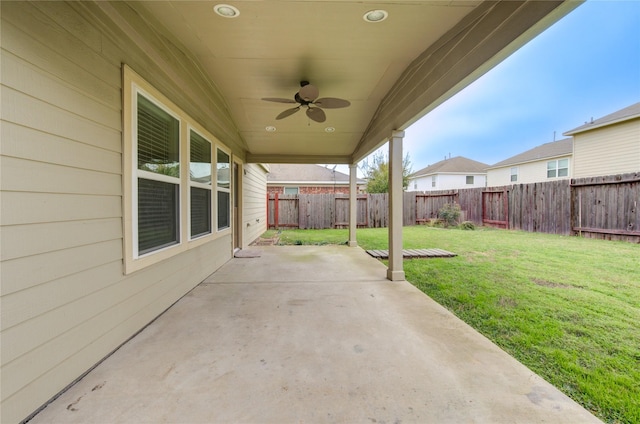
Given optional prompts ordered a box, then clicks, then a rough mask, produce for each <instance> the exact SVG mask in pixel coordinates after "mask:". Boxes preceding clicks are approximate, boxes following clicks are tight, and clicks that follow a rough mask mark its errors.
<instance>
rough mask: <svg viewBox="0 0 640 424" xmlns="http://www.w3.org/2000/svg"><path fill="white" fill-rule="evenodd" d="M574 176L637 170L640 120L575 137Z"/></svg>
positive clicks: (638, 164) (639, 159)
mask: <svg viewBox="0 0 640 424" xmlns="http://www.w3.org/2000/svg"><path fill="white" fill-rule="evenodd" d="M574 163H575V166H574V170H573V178H584V177H597V176H604V175H615V174H624V173H627V172H636V171H640V119H635V120H632V121H627V122H623V123H620V124H616V125H611V126H607V127H603V128H599V129H595V130H593V131H587V132H584V133H580V134H576V135H575V136H574Z"/></svg>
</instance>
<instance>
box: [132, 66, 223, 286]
mask: <svg viewBox="0 0 640 424" xmlns="http://www.w3.org/2000/svg"><path fill="white" fill-rule="evenodd" d="M123 79H124V87H123V99H124V104H123V120H124V125H123V135H124V149H123V162H124V168H123V179H124V182H125V184H124V195H123V207H124V216H125V219H124V246H123V247H124V266H125V269H124V272H125V273H127V274H128V273H131V272H134V271H137V270H139V269H142V268H145V267H147V266H149V265H152V264H155V263H158V262H160V261H163V260H166V259H168V258H170V257H172V256H175V255H176V254H179V253H181V252H184V251H186V250H188V249H191V248H194V247H197V246H200V245H202V244H204V243H207V242H209V241H211V240H212V239H215V238H218V237H228V236H229V235H230V233H231V204H230V200H231V181H230V168H231V166H230V165H231V153H230V152H225V150H226V148H225V147H223V146H222V144H221V143H219V142H218V141H217V140H216V139H215V138H214V137H213V136H212V135H211V134H210V133H208V132H207V131H206V130H205V129H204V128H202V127H201V126H200V125H198V124H197V123H196V122H195V121H193V119H192V118H191V117H190V116H189V115H187V114H186V113H185V112H184V111H183V110H181V109H180V108H178V107H177V106H176V105H175V104H174V103H173V102H172V101H171V100H170V99H168V98H167V97H165V96H163V95H162V93H160V92H159V91H158V90H157V89H155V88H154V87H153V86H151V85H150V84H149V83H147V82H146V81H145V80H144V79H142V78H141V77H140V76H138V75H137V74H136V73H135V72H133V71H132V70H131V69H130V68H129V67H128V66H126V65H124V66H123ZM216 161H218V162H220V163H216ZM214 170H216V171H217V172H216V173H215V174H214ZM214 178H215V179H216V180H215V182H214ZM216 211H217V219H218V220H217V224H216V221H215V218H216V215H215V214H216ZM216 225H217V229H218V230H219V231H214V229H215V228H216Z"/></svg>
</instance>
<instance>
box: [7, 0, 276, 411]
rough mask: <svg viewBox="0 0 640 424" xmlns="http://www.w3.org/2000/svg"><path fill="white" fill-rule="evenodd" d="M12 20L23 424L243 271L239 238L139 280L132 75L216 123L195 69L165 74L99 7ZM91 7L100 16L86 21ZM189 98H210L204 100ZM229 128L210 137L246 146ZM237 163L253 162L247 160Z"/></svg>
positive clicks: (13, 393) (11, 170)
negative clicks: (125, 127) (134, 251)
mask: <svg viewBox="0 0 640 424" xmlns="http://www.w3.org/2000/svg"><path fill="white" fill-rule="evenodd" d="M1 7H2V13H1V18H2V25H1V31H2V34H1V36H2V49H1V50H0V55H1V57H0V59H1V66H2V69H1V70H2V86H1V90H2V93H1V94H2V105H1V107H2V120H3V122H2V128H1V137H2V138H1V140H2V141H1V142H2V146H1V147H2V149H1V152H2V155H1V156H0V170H1V171H0V172H1V175H0V177H1V186H0V188H1V190H2V191H1V193H0V196H2V198H1V202H0V220H1V221H0V224H1V227H0V254H1V256H2V264H1V266H0V279H1V281H2V285H1V291H0V295H1V297H0V303H1V307H0V325H1V327H0V328H1V333H0V334H1V337H2V342H1V349H2V355H1V361H2V363H1V367H2V374H1V375H2V381H1V386H2V399H1V405H0V406H1V408H0V409H1V410H2V416H1V417H0V421H1V422H2V423H12V422H18V421H20V420H22V419H24V418H26V417H27V416H28V415H29V414H31V413H32V412H34V411H35V410H36V409H37V408H38V407H39V406H41V405H42V404H43V403H45V402H46V401H47V400H48V399H50V398H51V397H52V396H54V395H55V394H56V393H57V392H59V391H60V390H62V389H63V388H64V387H65V386H67V385H68V384H69V383H71V382H72V381H74V380H75V379H76V378H77V377H79V376H80V375H81V374H82V373H84V372H85V371H87V370H88V369H89V368H90V367H91V366H93V365H94V364H96V363H97V362H98V361H100V360H101V359H102V358H103V357H104V356H105V355H107V354H108V353H109V352H111V351H112V350H113V349H115V348H116V347H117V346H118V345H120V344H121V343H123V342H124V341H126V340H127V338H129V337H131V336H132V335H133V334H135V332H137V331H138V330H140V329H141V328H142V327H144V325H146V324H147V323H148V322H150V321H151V320H153V319H154V318H155V317H156V316H157V315H158V314H160V313H161V312H162V311H163V310H165V309H166V308H167V307H169V306H170V305H171V304H172V303H173V302H175V301H176V300H177V299H179V298H180V297H181V296H182V295H184V294H185V293H186V292H188V291H189V290H190V289H191V288H193V287H194V286H195V285H196V284H198V283H199V282H200V281H202V280H203V279H204V278H206V277H207V276H208V275H210V274H211V273H212V272H214V271H215V270H216V269H217V268H219V267H220V266H221V265H222V264H224V262H226V261H227V260H229V259H230V257H231V235H230V234H227V235H224V236H222V237H220V238H217V239H215V240H213V241H211V242H209V243H205V244H202V245H200V246H198V247H196V248H193V249H190V250H187V251H186V252H184V253H181V254H179V255H177V256H174V257H172V258H170V259H168V260H165V261H163V262H161V263H159V264H157V265H154V266H151V267H148V268H145V269H143V270H141V271H138V272H135V273H133V274H131V275H127V276H125V275H124V274H123V262H122V261H123V240H122V237H123V230H122V228H123V225H122V224H123V223H122V219H123V216H122V204H123V203H122V185H123V181H122V159H123V158H122V153H123V152H122V117H121V114H122V98H121V93H122V69H121V63H123V62H125V63H130V64H132V65H133V66H134V68H135V69H136V70H138V71H139V72H140V73H141V74H142V75H143V76H145V77H149V76H151V78H150V79H151V80H152V82H153V83H154V84H155V85H156V86H157V88H159V89H161V90H166V94H167V95H169V96H173V98H172V100H175V102H176V103H178V104H179V105H181V106H183V107H185V110H186V111H187V112H189V113H193V114H194V115H197V116H194V118H196V119H197V118H199V117H201V118H203V117H212V116H215V113H214V112H213V111H214V110H221V107H220V106H214V103H215V95H213V94H206V87H207V83H206V82H203V81H197V80H195V79H194V78H195V77H194V75H193V74H192V72H194V71H193V70H189V71H188V70H186V69H185V68H184V67H182V66H181V65H179V64H177V63H175V64H173V67H172V68H171V69H164V70H163V71H164V72H157V66H156V64H155V63H153V62H152V61H151V60H150V59H149V56H147V54H146V52H145V51H144V50H143V49H141V48H139V47H136V46H135V45H134V43H133V42H132V41H131V40H127V39H126V37H125V36H124V35H123V34H122V33H121V32H120V30H119V29H118V28H117V27H116V26H114V25H112V26H111V27H110V28H109V29H108V30H106V28H107V27H106V25H109V20H108V19H105V18H104V17H103V16H102V15H101V14H100V9H99V8H97V7H96V6H95V5H92V4H86V3H82V4H81V3H70V4H67V3H62V2H38V3H29V2H2V3H1ZM117 7H124V6H123V5H118V6H117ZM85 8H86V9H87V10H91V11H92V14H93V15H94V16H90V15H86V17H85V16H83V13H82V12H81V11H82V10H85ZM100 28H105V30H106V32H102V31H101V29H100ZM165 42H166V41H165ZM158 43H159V42H157V40H156V42H150V43H149V44H148V45H147V46H155V47H158ZM123 46H126V48H127V50H126V51H125V50H123V48H124V47H123ZM158 48H159V47H158ZM153 53H154V57H157V56H159V55H162V54H164V51H162V52H153ZM190 72H191V74H190ZM167 75H176V76H178V77H179V78H180V81H179V82H178V83H173V82H172V81H170V80H168V79H167ZM185 93H187V94H185ZM189 93H191V94H192V95H193V93H202V94H199V95H200V96H201V97H200V98H198V99H194V98H190V97H189ZM207 96H208V97H207ZM192 104H193V105H194V106H189V105H192ZM202 105H209V106H208V107H202ZM213 120H215V119H213ZM209 121H212V119H209ZM201 123H202V124H203V125H204V124H209V122H204V121H202V120H201ZM227 124H228V119H227V118H224V117H223V118H220V119H219V120H218V121H216V122H215V123H214V124H212V125H214V127H212V128H208V129H209V130H211V131H212V132H214V133H215V134H217V135H222V136H224V135H225V134H231V133H234V129H233V128H230V127H228V125H227ZM220 140H221V141H222V142H223V143H224V142H226V140H225V138H224V137H220ZM230 144H231V146H236V145H237V140H231V141H230ZM234 154H237V155H238V156H240V157H242V156H243V154H244V152H242V151H238V149H237V147H235V148H234ZM248 169H250V170H253V167H248ZM252 172H253V171H252ZM256 175H257V176H256V178H255V179H256V181H257V182H256V183H255V186H254V187H253V186H252V184H254V183H253V182H251V183H249V182H250V181H251V180H252V179H251V178H247V180H248V186H249V188H251V189H252V190H253V191H254V192H255V193H256V196H258V195H259V183H260V181H264V179H265V177H264V175H262V176H259V175H258V174H256ZM260 178H262V180H261V179H260ZM252 187H253V188H252ZM262 190H263V193H265V191H264V188H263V189H262ZM265 196H266V194H262V195H261V199H262V200H263V205H262V208H263V209H264V198H265ZM245 199H246V201H247V205H248V210H249V212H248V214H247V220H250V219H253V220H254V221H255V219H256V218H257V217H258V215H259V214H258V208H257V201H256V203H255V205H254V204H253V203H252V202H253V197H252V196H247V197H245ZM262 216H263V217H264V212H263V215H262ZM260 220H261V222H264V221H266V219H265V218H260ZM254 228H255V229H256V230H257V229H258V228H259V226H257V225H253V226H250V227H249V228H248V229H247V238H250V237H251V236H252V233H251V230H253V229H254ZM256 232H257V231H256Z"/></svg>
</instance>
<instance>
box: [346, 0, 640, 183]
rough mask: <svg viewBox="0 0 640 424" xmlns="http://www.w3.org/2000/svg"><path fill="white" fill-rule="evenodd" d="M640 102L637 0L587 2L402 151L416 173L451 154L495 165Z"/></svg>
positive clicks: (452, 102) (412, 133)
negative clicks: (591, 121) (406, 153)
mask: <svg viewBox="0 0 640 424" xmlns="http://www.w3.org/2000/svg"><path fill="white" fill-rule="evenodd" d="M639 101H640V0H627V1H615V0H608V1H605V0H589V1H587V2H586V3H584V4H582V5H580V6H579V7H578V8H577V9H575V10H573V11H572V12H571V13H569V15H567V16H565V17H564V18H562V19H561V20H560V21H559V22H556V23H555V24H554V25H553V26H551V27H550V28H549V29H547V30H546V31H545V32H543V33H542V34H540V35H539V36H537V37H536V38H535V39H533V40H532V41H530V42H529V43H528V44H526V45H525V46H523V47H522V48H521V49H520V50H518V51H516V52H515V53H513V54H512V55H511V56H509V57H508V58H507V59H505V60H504V61H503V62H502V63H500V64H499V65H498V66H496V67H495V68H493V69H492V70H490V71H489V72H488V73H486V74H485V75H483V76H482V77H481V78H479V79H478V80H476V81H475V82H474V83H472V84H471V85H470V86H468V87H467V88H465V89H464V90H462V91H461V92H460V93H458V94H457V95H455V96H454V97H452V98H451V99H449V100H448V101H446V102H445V103H443V104H442V105H440V106H439V107H438V108H436V109H434V110H433V111H432V112H430V113H429V114H427V115H426V116H425V117H423V118H422V119H421V120H419V121H417V122H416V123H415V124H413V125H412V126H411V127H410V128H408V129H407V130H406V135H405V138H404V150H405V152H409V156H410V159H411V164H412V170H413V171H414V172H415V171H418V170H419V169H422V168H424V167H426V166H428V165H431V164H433V163H435V162H438V161H440V160H442V159H444V158H445V156H449V154H451V156H452V157H454V156H465V157H468V158H470V159H473V160H477V161H480V162H484V163H487V164H489V165H492V164H494V163H497V162H499V161H502V160H504V159H507V158H509V157H511V156H513V155H516V154H518V153H521V152H523V151H526V150H528V149H531V148H533V147H535V146H538V145H540V144H544V143H547V142H550V141H553V140H554V131H555V132H556V140H560V139H562V138H565V137H564V136H563V135H562V133H563V132H566V131H569V130H571V129H573V128H575V127H578V126H580V125H582V124H584V123H585V122H586V121H588V120H590V119H591V118H592V117H593V118H594V119H597V118H600V117H602V116H605V115H608V114H609V113H612V112H615V111H617V110H620V109H622V108H624V107H627V106H630V105H632V104H634V103H637V102H639ZM384 149H387V147H386V145H385V147H384ZM385 151H386V150H385ZM347 173H348V171H347Z"/></svg>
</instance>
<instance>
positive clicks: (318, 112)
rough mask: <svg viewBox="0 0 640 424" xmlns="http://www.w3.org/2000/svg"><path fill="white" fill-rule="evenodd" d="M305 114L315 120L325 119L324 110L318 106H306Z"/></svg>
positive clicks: (321, 120)
mask: <svg viewBox="0 0 640 424" xmlns="http://www.w3.org/2000/svg"><path fill="white" fill-rule="evenodd" d="M307 116H308V117H309V118H310V119H312V120H314V121H316V122H324V121H326V120H327V115H325V113H324V110H322V109H320V108H319V107H310V108H308V109H307Z"/></svg>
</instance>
